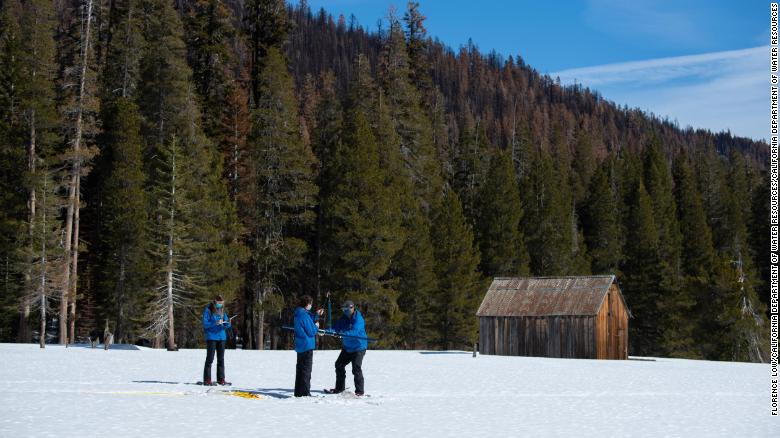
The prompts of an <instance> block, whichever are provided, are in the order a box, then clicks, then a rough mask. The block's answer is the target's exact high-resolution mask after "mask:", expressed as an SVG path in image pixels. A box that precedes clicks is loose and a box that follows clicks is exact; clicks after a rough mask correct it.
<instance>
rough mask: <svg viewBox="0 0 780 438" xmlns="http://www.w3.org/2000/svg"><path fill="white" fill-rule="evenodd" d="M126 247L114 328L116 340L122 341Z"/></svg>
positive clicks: (120, 270)
mask: <svg viewBox="0 0 780 438" xmlns="http://www.w3.org/2000/svg"><path fill="white" fill-rule="evenodd" d="M126 277H127V275H126V274H125V247H124V245H122V249H121V251H120V259H119V281H117V284H116V289H117V291H116V292H117V294H116V300H117V304H118V308H117V315H116V326H115V327H114V335H115V336H116V339H121V337H122V336H124V335H125V279H126Z"/></svg>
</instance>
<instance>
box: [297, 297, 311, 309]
mask: <svg viewBox="0 0 780 438" xmlns="http://www.w3.org/2000/svg"><path fill="white" fill-rule="evenodd" d="M312 302H313V300H312V299H311V296H310V295H304V296H302V297H301V299H300V301H298V304H300V306H301V307H304V308H305V307H306V306H308V305H309V304H311V303H312Z"/></svg>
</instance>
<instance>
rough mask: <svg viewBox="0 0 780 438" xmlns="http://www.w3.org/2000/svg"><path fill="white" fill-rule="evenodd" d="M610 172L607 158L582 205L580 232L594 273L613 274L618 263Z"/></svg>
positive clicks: (618, 231)
mask: <svg viewBox="0 0 780 438" xmlns="http://www.w3.org/2000/svg"><path fill="white" fill-rule="evenodd" d="M613 173H614V162H613V159H611V158H608V159H606V160H604V161H603V162H602V163H601V165H600V166H599V167H598V168H597V169H596V171H595V173H594V174H593V177H592V178H591V180H590V184H589V186H588V191H587V193H588V197H587V200H586V201H585V205H584V206H583V218H582V222H583V232H584V235H585V242H586V244H587V246H588V251H589V254H590V257H591V271H592V272H593V273H595V274H608V273H611V274H616V273H617V269H618V266H619V265H620V260H621V250H622V248H621V244H620V234H621V229H620V211H619V208H618V199H617V196H618V194H617V193H616V190H617V188H616V187H614V185H613V184H612V181H613V180H614V176H613Z"/></svg>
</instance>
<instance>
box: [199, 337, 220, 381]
mask: <svg viewBox="0 0 780 438" xmlns="http://www.w3.org/2000/svg"><path fill="white" fill-rule="evenodd" d="M215 350H216V352H217V381H220V380H225V341H206V365H204V366H203V382H204V383H205V382H208V381H209V380H211V363H212V362H214V351H215Z"/></svg>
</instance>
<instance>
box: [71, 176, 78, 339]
mask: <svg viewBox="0 0 780 438" xmlns="http://www.w3.org/2000/svg"><path fill="white" fill-rule="evenodd" d="M80 205H81V176H79V178H78V179H77V180H76V206H77V208H76V211H75V213H74V218H73V269H71V278H72V281H71V283H72V285H73V287H72V288H71V294H70V299H69V302H70V316H69V318H68V324H69V328H68V340H69V341H70V343H71V344H72V343H74V342H76V341H75V339H76V337H75V334H76V333H75V332H76V301H77V299H78V287H79V278H78V266H79V211H80V210H81V207H80Z"/></svg>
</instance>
